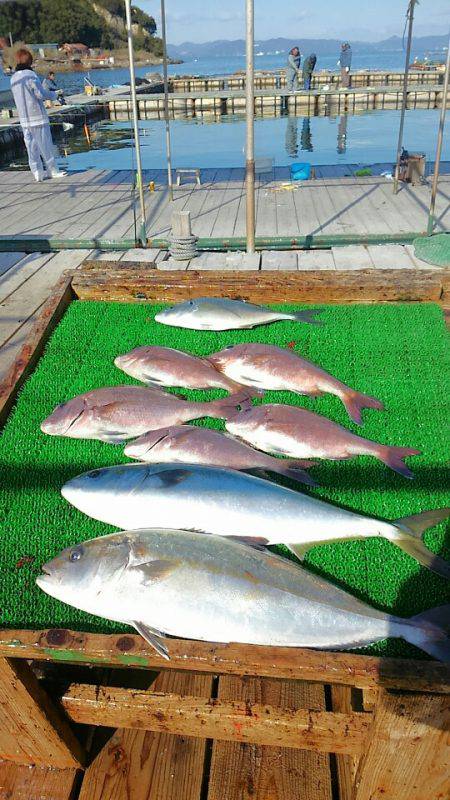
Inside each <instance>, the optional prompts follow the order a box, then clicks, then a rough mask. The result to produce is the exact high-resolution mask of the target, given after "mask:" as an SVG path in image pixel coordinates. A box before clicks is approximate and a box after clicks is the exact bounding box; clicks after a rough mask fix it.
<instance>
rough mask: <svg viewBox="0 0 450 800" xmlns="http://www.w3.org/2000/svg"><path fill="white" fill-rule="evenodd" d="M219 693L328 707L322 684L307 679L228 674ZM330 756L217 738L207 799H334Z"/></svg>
mask: <svg viewBox="0 0 450 800" xmlns="http://www.w3.org/2000/svg"><path fill="white" fill-rule="evenodd" d="M218 697H219V700H222V701H229V700H240V701H241V702H243V703H246V704H250V706H251V705H252V704H254V703H270V704H271V705H274V706H281V707H283V708H286V707H287V708H289V709H292V710H293V709H300V708H310V709H311V708H313V709H314V710H316V711H324V710H325V692H324V687H323V686H321V685H320V684H308V683H305V682H304V681H277V680H275V679H271V678H238V677H235V676H230V675H224V676H222V677H221V678H220V679H219V692H218ZM350 757H351V756H342V758H350ZM329 762H330V756H329V755H328V753H319V752H312V751H306V750H300V749H293V748H291V747H267V746H266V747H262V746H261V745H258V744H247V745H245V746H242V743H241V742H223V741H217V740H214V741H213V747H212V757H211V770H210V776H209V783H208V800H236V798H246V800H250V799H251V798H255V800H256V798H261V800H263V798H264V799H265V800H269V798H271V799H272V798H273V800H275V798H276V800H299V798H301V797H302V798H305V800H306V798H307V800H331V797H332V794H331V776H330V763H329Z"/></svg>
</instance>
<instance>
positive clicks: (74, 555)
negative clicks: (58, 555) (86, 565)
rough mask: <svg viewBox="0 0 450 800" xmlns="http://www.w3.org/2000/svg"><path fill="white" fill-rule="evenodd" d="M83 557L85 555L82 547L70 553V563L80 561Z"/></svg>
mask: <svg viewBox="0 0 450 800" xmlns="http://www.w3.org/2000/svg"><path fill="white" fill-rule="evenodd" d="M82 555H83V548H82V547H81V546H80V547H75V548H74V549H73V550H71V551H70V553H69V561H72V562H73V561H79V560H80V558H81V556H82Z"/></svg>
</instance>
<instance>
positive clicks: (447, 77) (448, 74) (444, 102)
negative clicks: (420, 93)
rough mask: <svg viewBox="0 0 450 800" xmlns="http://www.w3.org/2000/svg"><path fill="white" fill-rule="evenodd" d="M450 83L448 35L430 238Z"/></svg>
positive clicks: (449, 45)
mask: <svg viewBox="0 0 450 800" xmlns="http://www.w3.org/2000/svg"><path fill="white" fill-rule="evenodd" d="M449 82H450V35H449V39H448V49H447V64H446V67H445V78H444V90H443V95H442V108H441V116H440V119H439V131H438V140H437V147H436V158H435V161H434V174H433V184H432V187H431V203H430V213H429V215H428V227H427V234H428V236H431V234H432V233H433V229H434V225H435V219H434V210H435V206H436V195H437V190H438V180H439V168H440V163H441V153H442V140H443V138H444V126H445V114H446V111H447V95H448V87H449Z"/></svg>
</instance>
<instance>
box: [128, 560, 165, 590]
mask: <svg viewBox="0 0 450 800" xmlns="http://www.w3.org/2000/svg"><path fill="white" fill-rule="evenodd" d="M176 566H177V562H176V561H169V560H168V559H164V560H163V559H155V560H154V561H149V560H148V556H147V559H146V560H144V559H143V560H142V561H139V557H133V556H132V559H131V564H129V565H128V568H127V569H130V570H132V572H133V573H134V574H136V571H137V570H138V571H139V575H140V578H141V580H142V583H143V584H144V585H145V584H149V583H154V582H155V581H160V580H162V579H163V578H166V577H167V576H168V575H170V573H171V572H173V570H174V569H175V568H176Z"/></svg>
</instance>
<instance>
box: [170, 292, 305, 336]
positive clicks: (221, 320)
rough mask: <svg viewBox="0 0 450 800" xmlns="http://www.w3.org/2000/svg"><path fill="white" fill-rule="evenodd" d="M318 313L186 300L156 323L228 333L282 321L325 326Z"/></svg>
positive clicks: (215, 299) (212, 299) (224, 300)
mask: <svg viewBox="0 0 450 800" xmlns="http://www.w3.org/2000/svg"><path fill="white" fill-rule="evenodd" d="M319 313H320V311H319V310H318V309H311V310H308V311H298V312H296V313H294V314H289V313H284V312H283V311H274V310H272V309H271V308H268V307H267V306H258V305H254V304H253V303H246V302H245V301H244V300H229V299H228V298H225V297H197V298H196V299H195V300H186V302H184V303H179V304H178V305H176V306H173V307H172V308H166V309H164V311H160V312H158V314H156V315H155V320H156V322H162V323H163V325H172V326H174V327H175V328H191V329H193V330H198V331H228V330H240V329H243V328H254V327H255V326H256V325H267V324H268V323H270V322H277V321H278V320H286V319H293V320H296V321H297V322H309V323H311V324H313V325H317V324H321V323H320V322H319V321H318V320H316V319H315V315H316V314H319Z"/></svg>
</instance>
